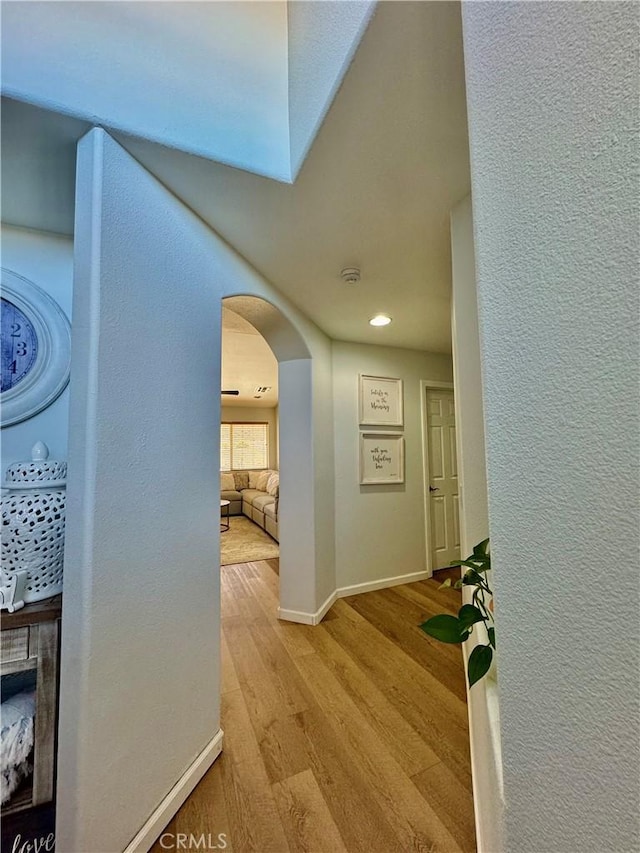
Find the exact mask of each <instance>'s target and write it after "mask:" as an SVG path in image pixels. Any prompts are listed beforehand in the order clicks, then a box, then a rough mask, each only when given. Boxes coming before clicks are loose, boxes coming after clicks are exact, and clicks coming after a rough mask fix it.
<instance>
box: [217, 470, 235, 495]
mask: <svg viewBox="0 0 640 853" xmlns="http://www.w3.org/2000/svg"><path fill="white" fill-rule="evenodd" d="M220 491H221V492H229V491H234V492H235V491H236V481H235V480H234V478H233V474H232V473H231V471H221V472H220Z"/></svg>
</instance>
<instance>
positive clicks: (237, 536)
mask: <svg viewBox="0 0 640 853" xmlns="http://www.w3.org/2000/svg"><path fill="white" fill-rule="evenodd" d="M225 520H226V519H225ZM279 554H280V549H279V548H278V543H277V542H276V541H275V539H272V538H271V537H270V536H269V534H268V533H265V532H264V530H263V529H262V528H261V527H259V526H258V525H257V524H255V523H254V522H253V521H250V520H249V519H248V518H247V517H246V516H245V515H232V516H231V518H230V519H229V529H228V530H225V531H224V532H223V533H221V534H220V565H221V566H232V565H233V564H234V563H251V562H253V561H255V560H271V559H273V558H274V557H277V556H278V555H279Z"/></svg>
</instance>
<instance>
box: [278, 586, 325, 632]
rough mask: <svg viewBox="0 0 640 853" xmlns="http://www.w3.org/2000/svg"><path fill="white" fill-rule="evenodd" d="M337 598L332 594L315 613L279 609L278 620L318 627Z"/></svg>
mask: <svg viewBox="0 0 640 853" xmlns="http://www.w3.org/2000/svg"><path fill="white" fill-rule="evenodd" d="M337 597H338V596H337V593H336V592H332V593H331V595H330V596H329V597H328V598H327V600H326V601H325V603H324V604H323V605H322V606H321V607H320V608H319V609H318V610H316V612H315V613H305V612H303V611H300V610H283V609H282V608H281V607H279V608H278V619H284V620H285V621H286V622H300V623H301V624H302V625H318V624H320V622H322V619H323V617H324V615H325V613H326V612H327V610H329V608H330V607H331V605H332V604H333V603H334V602H335V600H336V598H337Z"/></svg>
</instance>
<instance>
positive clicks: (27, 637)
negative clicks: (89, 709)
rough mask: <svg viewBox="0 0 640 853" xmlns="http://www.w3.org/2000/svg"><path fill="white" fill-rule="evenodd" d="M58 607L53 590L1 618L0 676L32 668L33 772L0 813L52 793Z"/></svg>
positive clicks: (47, 799) (59, 600)
mask: <svg viewBox="0 0 640 853" xmlns="http://www.w3.org/2000/svg"><path fill="white" fill-rule="evenodd" d="M61 612H62V596H61V595H56V596H54V597H53V598H49V599H47V600H46V601H38V602H36V603H35V604H25V606H24V607H23V608H22V609H21V610H17V611H16V612H15V613H7V612H3V613H2V617H1V618H0V628H1V629H2V630H1V634H0V636H1V639H2V659H1V660H2V662H1V664H0V676H6V675H13V674H14V673H19V672H26V671H28V670H35V673H36V714H35V721H34V755H33V778H32V782H31V784H23V785H22V786H21V787H20V788H19V789H18V790H17V791H16V792H15V794H14V795H13V797H12V798H11V799H10V800H9V802H8V803H7V804H6V805H5V806H3V807H2V815H3V816H4V815H9V814H13V813H14V812H18V811H22V810H23V809H28V808H31V807H32V806H37V805H41V804H42V803H48V802H50V801H51V800H53V799H54V795H55V758H56V728H57V716H58V680H59V650H60V615H61Z"/></svg>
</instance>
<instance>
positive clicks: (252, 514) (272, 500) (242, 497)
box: [220, 470, 279, 542]
mask: <svg viewBox="0 0 640 853" xmlns="http://www.w3.org/2000/svg"><path fill="white" fill-rule="evenodd" d="M261 474H262V475H263V476H262V480H264V479H268V480H269V483H268V486H269V491H267V490H266V489H257V488H251V486H252V485H256V481H257V480H258V478H259V475H261ZM265 474H267V475H268V477H265V476H264V475H265ZM271 475H275V477H271ZM230 478H233V485H234V486H235V488H233V489H231V488H228V486H230V485H231V481H230ZM220 479H221V483H220V499H221V500H226V501H230V504H229V515H246V516H247V518H250V519H251V521H254V522H255V523H256V524H258V525H260V527H262V529H263V530H266V531H267V533H268V534H269V535H270V536H272V537H273V538H274V539H275V540H276V542H278V541H279V540H278V504H279V484H278V472H277V471H271V470H270V471H268V472H262V471H233V472H230V473H224V474H222V475H221V478H220ZM262 484H263V483H262V482H261V483H260V485H262ZM270 492H271V494H270ZM273 492H275V494H273Z"/></svg>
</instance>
